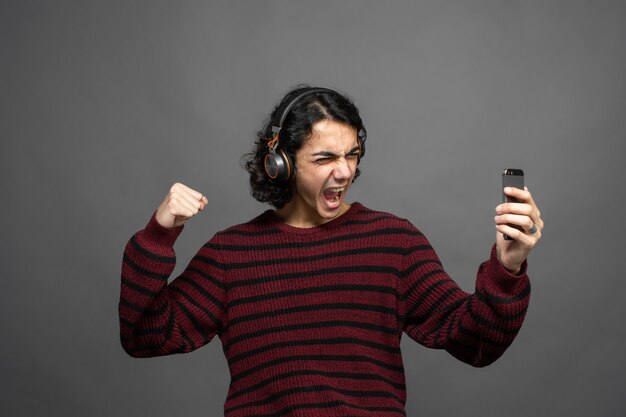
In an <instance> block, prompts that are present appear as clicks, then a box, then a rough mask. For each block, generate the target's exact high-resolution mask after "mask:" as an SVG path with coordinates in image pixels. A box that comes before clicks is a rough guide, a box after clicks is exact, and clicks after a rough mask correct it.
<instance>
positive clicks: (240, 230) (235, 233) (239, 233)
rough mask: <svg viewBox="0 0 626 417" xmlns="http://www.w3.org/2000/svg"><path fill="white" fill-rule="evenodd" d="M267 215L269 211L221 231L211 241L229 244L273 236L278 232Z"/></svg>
mask: <svg viewBox="0 0 626 417" xmlns="http://www.w3.org/2000/svg"><path fill="white" fill-rule="evenodd" d="M269 213H270V211H269V210H268V211H266V212H264V213H261V214H260V215H258V216H257V217H255V218H253V219H251V220H249V221H247V222H245V223H240V224H236V225H233V226H230V227H228V228H226V229H224V230H221V231H219V232H217V233H216V234H215V236H213V238H212V239H211V241H212V242H221V243H229V242H233V241H241V240H246V239H250V238H254V237H259V236H268V235H272V234H275V233H277V232H278V231H277V229H276V227H275V226H274V224H273V222H272V220H271V216H270V215H269Z"/></svg>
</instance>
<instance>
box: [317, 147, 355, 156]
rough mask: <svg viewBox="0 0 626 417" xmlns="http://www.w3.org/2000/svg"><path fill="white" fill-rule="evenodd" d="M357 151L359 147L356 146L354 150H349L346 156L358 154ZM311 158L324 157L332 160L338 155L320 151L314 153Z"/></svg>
mask: <svg viewBox="0 0 626 417" xmlns="http://www.w3.org/2000/svg"><path fill="white" fill-rule="evenodd" d="M358 150H359V145H356V146H355V147H354V148H352V149H350V151H349V152H348V153H347V154H346V155H352V154H354V153H356V152H358ZM311 156H325V157H330V158H334V157H337V156H339V155H337V154H336V153H333V152H330V151H320V152H315V153H314V154H311Z"/></svg>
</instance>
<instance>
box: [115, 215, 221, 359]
mask: <svg viewBox="0 0 626 417" xmlns="http://www.w3.org/2000/svg"><path fill="white" fill-rule="evenodd" d="M182 229H183V227H182V226H181V227H175V228H171V229H168V228H165V227H163V226H161V225H160V224H159V223H158V222H157V221H156V218H155V217H154V215H153V216H152V218H151V219H150V221H149V223H148V225H147V226H146V228H145V229H143V230H141V231H139V232H137V233H136V234H135V235H134V236H132V237H131V239H130V240H129V242H128V243H127V245H126V248H125V250H124V257H123V262H122V282H121V289H120V301H119V308H118V310H119V320H120V340H121V343H122V347H123V348H124V350H125V351H126V352H127V353H128V354H129V355H131V356H133V357H150V356H160V355H168V354H172V353H182V352H189V351H192V350H194V349H197V348H199V347H201V346H203V345H205V344H207V343H208V342H209V341H211V339H212V338H213V336H215V335H216V334H218V333H219V332H220V329H221V326H222V319H223V315H224V293H225V287H224V283H223V276H222V273H223V270H222V269H220V265H221V264H220V262H219V257H218V255H219V253H218V251H217V250H216V249H214V246H211V245H208V244H207V245H205V246H203V247H202V248H201V249H200V250H199V251H198V253H197V254H196V255H195V256H194V258H193V259H192V260H191V262H190V263H189V265H188V266H187V268H186V269H185V270H184V272H183V273H182V274H181V275H180V276H179V277H177V278H176V279H175V280H173V281H172V282H171V283H170V284H169V285H168V278H169V276H170V275H171V273H172V271H173V270H174V267H175V265H176V255H175V253H174V249H173V246H174V242H175V241H176V239H177V237H178V235H179V234H180V233H181V231H182Z"/></svg>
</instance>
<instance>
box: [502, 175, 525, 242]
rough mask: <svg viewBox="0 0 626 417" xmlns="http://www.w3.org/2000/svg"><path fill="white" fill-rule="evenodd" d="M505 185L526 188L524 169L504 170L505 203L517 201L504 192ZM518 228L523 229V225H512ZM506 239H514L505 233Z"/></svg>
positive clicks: (503, 200)
mask: <svg viewBox="0 0 626 417" xmlns="http://www.w3.org/2000/svg"><path fill="white" fill-rule="evenodd" d="M505 187H514V188H519V189H520V190H523V189H524V171H522V170H521V169H513V168H507V169H505V170H504V171H503V172H502V202H503V203H511V202H512V203H516V202H517V200H516V199H515V198H513V197H509V196H507V195H506V194H504V188H505ZM510 226H511V227H514V228H516V229H519V230H522V228H521V227H519V226H515V225H510ZM504 239H505V240H513V239H512V238H511V237H510V236H507V235H504Z"/></svg>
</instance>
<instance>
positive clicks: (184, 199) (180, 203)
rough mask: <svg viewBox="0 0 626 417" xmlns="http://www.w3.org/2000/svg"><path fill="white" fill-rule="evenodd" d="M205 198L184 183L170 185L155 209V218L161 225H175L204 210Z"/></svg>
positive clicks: (206, 202)
mask: <svg viewBox="0 0 626 417" xmlns="http://www.w3.org/2000/svg"><path fill="white" fill-rule="evenodd" d="M208 203H209V201H208V200H207V198H206V197H205V196H203V195H202V194H201V193H199V192H198V191H196V190H193V189H191V188H189V187H187V186H186V185H184V184H180V183H176V184H174V185H172V188H170V191H169V193H167V196H166V197H165V200H163V202H162V203H161V205H160V206H159V208H158V209H157V211H156V220H157V222H159V224H160V225H161V226H163V227H176V226H180V225H182V224H184V223H185V222H186V221H187V220H188V219H190V218H191V217H193V216H195V215H196V214H198V212H200V211H202V210H204V208H205V207H206V205H207V204H208Z"/></svg>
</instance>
